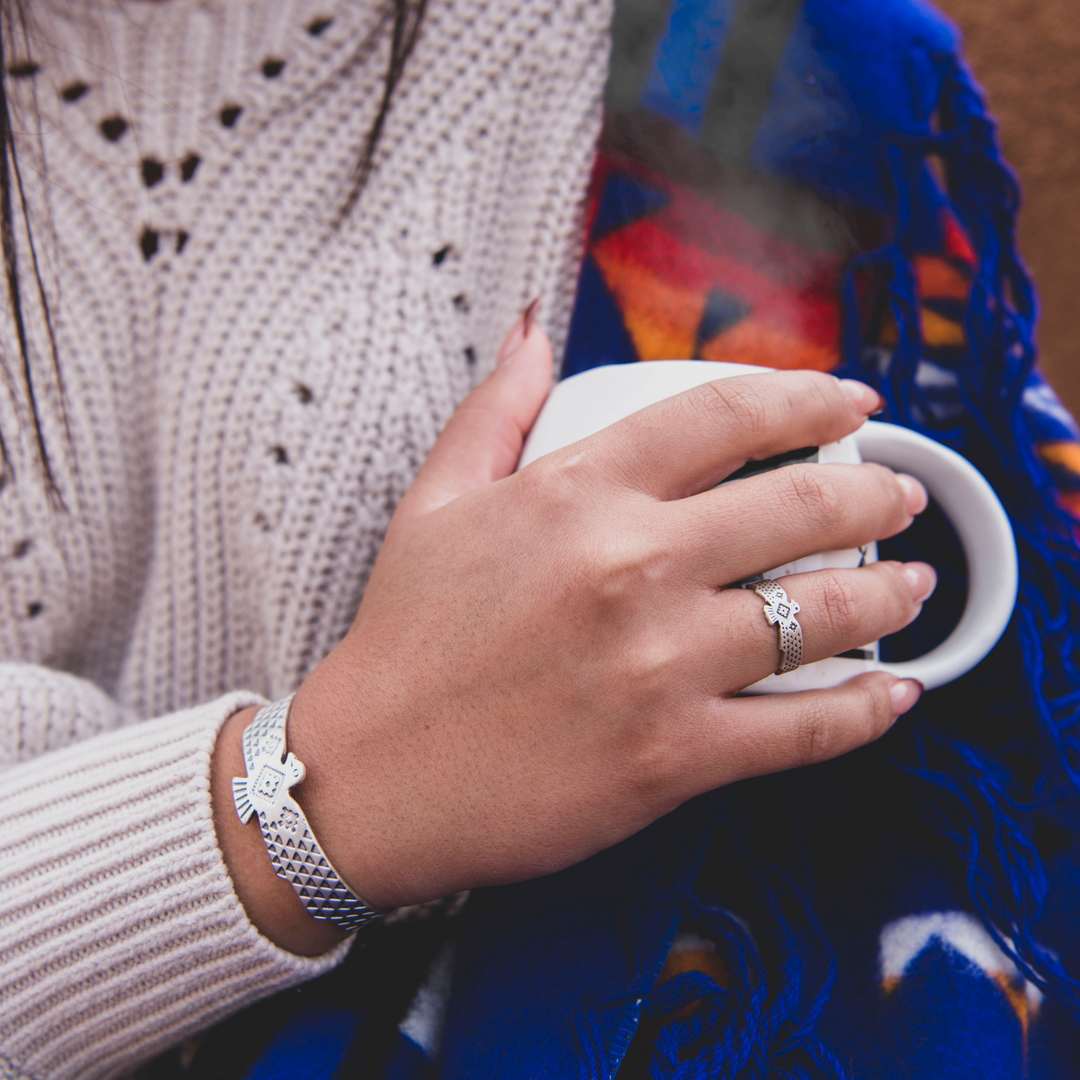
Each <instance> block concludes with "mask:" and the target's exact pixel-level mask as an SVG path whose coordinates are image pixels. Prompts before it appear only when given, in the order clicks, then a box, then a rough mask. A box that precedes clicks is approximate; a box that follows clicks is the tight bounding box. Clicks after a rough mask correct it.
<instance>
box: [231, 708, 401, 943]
mask: <svg viewBox="0 0 1080 1080" xmlns="http://www.w3.org/2000/svg"><path fill="white" fill-rule="evenodd" d="M293 696H294V695H290V696H289V697H287V698H285V699H284V700H283V701H278V702H276V703H275V704H273V705H267V706H265V707H264V708H262V709H260V710H259V711H258V712H257V713H256V714H255V719H254V720H252V721H251V723H250V724H248V726H247V728H246V729H245V730H244V737H243V746H244V764H245V765H246V766H247V776H245V777H240V776H238V777H236V778H235V779H234V780H233V782H232V786H233V802H235V803H236V812H237V814H239V815H240V820H241V821H242V822H243V823H244V824H245V825H246V824H247V822H248V821H249V820H250V819H251V815H252V814H258V815H259V826H260V828H261V829H262V834H263V839H264V840H265V841H266V848H267V850H268V851H269V852H270V861H271V862H272V863H273V864H274V873H275V874H277V876H278V877H279V878H283V879H284V880H285V881H287V882H288V883H289V884H290V885H291V886H292V887H293V888H294V889H295V890H296V895H297V896H299V897H300V903H302V904H303V905H304V907H305V908H306V909H307V911H308V914H309V915H311V917H312V918H314V919H318V920H319V921H321V922H329V923H333V925H334V926H337V927H339V928H340V929H342V930H348V931H353V930H359V929H360V927H362V926H363V925H364V924H365V923H369V922H371V921H372V920H373V919H378V918H380V917H381V916H383V915H385V914H386V912H384V911H380V910H379V909H377V908H373V907H372V906H371V905H370V904H367V903H365V902H364V901H363V900H361V899H360V897H359V896H357V895H356V894H355V893H354V892H352V891H351V890H350V889H349V887H348V885H346V884H345V882H344V881H342V880H341V875H340V874H338V872H337V871H336V870H335V869H334V868H333V866H332V865H331V864H330V860H329V859H328V858H327V857H326V856H325V855H324V854H323V850H322V848H320V847H319V843H318V841H317V840H316V839H315V837H314V836H313V835H312V833H311V826H310V825H308V822H307V818H306V817H304V811H303V810H301V809H300V807H299V806H298V805H297V803H296V802H295V800H294V799H293V798H292V797H291V796H290V795H289V789H290V788H292V787H294V786H295V785H296V784H299V783H300V781H301V780H303V779H304V766H303V764H302V763H301V762H300V761H299V760H298V759H297V757H296V755H295V754H286V750H285V721H286V720H287V719H288V715H289V708H290V706H291V705H292V700H293Z"/></svg>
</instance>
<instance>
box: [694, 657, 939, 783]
mask: <svg viewBox="0 0 1080 1080" xmlns="http://www.w3.org/2000/svg"><path fill="white" fill-rule="evenodd" d="M921 694H922V687H921V686H920V685H919V684H918V683H917V682H915V681H914V680H912V679H897V678H896V677H895V676H893V675H887V674H886V673H885V672H881V671H877V672H871V673H869V674H866V675H859V676H857V677H856V678H854V679H850V680H849V681H848V682H846V683H843V684H842V685H841V686H837V687H834V688H833V689H831V690H806V691H803V692H801V693H797V694H763V695H761V696H760V697H745V698H736V699H735V700H733V701H727V702H723V703H722V716H723V719H722V723H721V724H718V731H717V735H716V739H715V743H716V745H714V747H713V751H712V755H711V757H712V765H713V769H712V772H713V775H712V776H708V777H706V776H702V777H701V780H702V781H704V782H707V783H710V784H711V785H712V786H715V782H716V780H717V779H719V780H720V782H722V783H730V782H731V781H732V780H742V779H745V778H747V777H750V776H761V775H763V774H765V773H774V772H781V771H783V770H785V769H794V768H798V767H800V766H802V765H813V764H816V763H817V762H819V761H827V760H829V759H830V758H834V757H839V756H840V755H841V754H847V753H849V752H850V751H852V750H855V749H857V748H858V747H860V746H865V745H866V744H867V743H871V742H873V741H874V740H875V739H878V738H880V737H881V736H882V735H884V734H885V732H886V731H888V730H889V728H890V727H892V725H893V724H894V723H895V722H896V719H897V717H899V716H900V715H902V714H903V713H905V712H907V710H908V709H910V708H911V707H912V706H913V705H914V704H915V702H916V701H918V700H919V697H920V695H921ZM719 711H721V710H720V709H719V708H718V712H719ZM725 758H726V760H724V759H725ZM732 774H734V775H732Z"/></svg>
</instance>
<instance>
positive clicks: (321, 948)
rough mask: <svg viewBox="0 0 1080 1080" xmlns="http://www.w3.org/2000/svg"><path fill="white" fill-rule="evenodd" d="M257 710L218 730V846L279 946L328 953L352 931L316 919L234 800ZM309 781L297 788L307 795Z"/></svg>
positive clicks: (244, 901) (258, 920)
mask: <svg viewBox="0 0 1080 1080" xmlns="http://www.w3.org/2000/svg"><path fill="white" fill-rule="evenodd" d="M257 711H258V710H257V709H254V708H252V709H244V710H242V711H241V712H238V713H235V714H234V715H233V716H231V717H229V719H228V720H227V721H226V722H225V724H224V725H223V726H222V728H221V731H220V732H219V734H218V739H217V744H216V746H215V749H214V758H213V761H212V763H211V781H210V782H211V798H212V802H213V811H214V827H215V829H216V831H217V838H218V845H219V846H220V848H221V852H222V855H223V857H224V859H225V865H226V867H227V869H228V871H229V876H230V878H231V879H232V882H233V887H234V888H235V889H236V894H237V897H238V898H239V900H240V903H241V905H242V906H243V908H244V911H245V912H246V913H247V916H248V918H249V919H250V920H251V921H252V923H253V924H254V925H255V926H256V927H257V928H258V930H259V931H260V932H261V933H262V934H263V935H264V936H265V937H267V938H269V939H270V940H271V941H272V942H274V944H275V945H278V946H280V947H281V948H283V949H287V950H288V951H289V952H292V953H296V954H298V955H300V956H315V955H318V954H319V953H323V952H326V951H327V950H328V949H330V948H332V947H333V946H334V945H336V944H337V943H338V942H340V941H342V940H343V939H344V938H345V937H347V935H346V934H345V933H344V931H341V930H339V929H337V927H335V926H333V925H331V924H330V923H327V922H321V921H317V920H315V919H313V918H312V917H311V915H309V914H308V912H307V911H306V910H305V909H304V906H303V904H301V902H300V899H299V897H298V896H297V895H296V892H295V891H294V889H293V887H292V886H291V885H290V884H289V883H288V882H287V881H284V880H283V879H281V878H279V877H278V876H277V874H276V873H275V872H274V867H273V864H272V863H271V861H270V854H269V852H268V851H267V849H266V844H265V842H264V841H263V837H262V833H261V832H260V830H259V824H258V820H257V817H256V816H253V817H252V818H251V819H250V820H249V821H248V822H247V824H243V823H242V822H241V821H240V818H239V817H238V816H237V813H236V808H235V806H234V804H233V795H232V781H233V777H237V776H244V775H245V774H246V772H247V769H246V766H245V764H244V755H243V750H242V747H241V736H242V735H243V732H244V729H245V728H246V727H247V726H248V724H250V723H251V721H252V719H253V718H254V716H255V713H256V712H257ZM303 791H304V785H303V784H301V785H299V786H298V787H297V789H296V793H297V795H298V796H299V798H300V799H301V800H303V799H304V794H303Z"/></svg>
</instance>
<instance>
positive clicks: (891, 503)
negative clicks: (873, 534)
mask: <svg viewBox="0 0 1080 1080" xmlns="http://www.w3.org/2000/svg"><path fill="white" fill-rule="evenodd" d="M861 468H862V469H864V470H865V471H866V475H868V476H872V477H873V478H874V482H875V484H876V486H877V489H878V492H879V497H880V498H881V501H882V504H883V506H884V508H885V511H886V514H887V516H888V519H889V525H890V527H891V528H895V527H901V526H902V525H903V524H906V523H907V521H908V519H909V518H910V517H911V514H910V513H909V511H908V505H907V495H906V494H905V493H904V489H903V488H902V487H901V486H900V484H899V483H898V482H897V480H896V474H895V473H894V472H893V471H892V469H889V468H886V467H885V466H884V465H878V464H876V463H875V462H869V461H868V462H864V463H863V464H862V466H861Z"/></svg>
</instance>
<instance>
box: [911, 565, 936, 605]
mask: <svg viewBox="0 0 1080 1080" xmlns="http://www.w3.org/2000/svg"><path fill="white" fill-rule="evenodd" d="M904 580H905V581H906V582H907V583H908V587H909V588H910V589H911V599H912V600H914V601H915V603H916V604H921V603H922V602H923V601H924V600H928V599H929V598H930V597H931V596H932V595H933V592H934V589H936V588H937V572H936V571H935V570H934V568H933V567H932V566H928V565H927V564H926V563H924V562H909V563H906V564H905V565H904Z"/></svg>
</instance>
